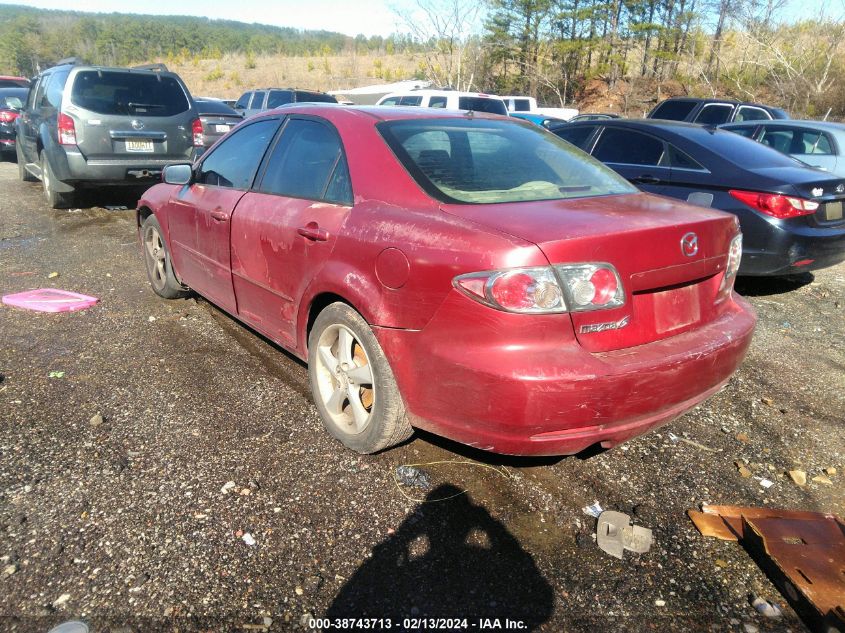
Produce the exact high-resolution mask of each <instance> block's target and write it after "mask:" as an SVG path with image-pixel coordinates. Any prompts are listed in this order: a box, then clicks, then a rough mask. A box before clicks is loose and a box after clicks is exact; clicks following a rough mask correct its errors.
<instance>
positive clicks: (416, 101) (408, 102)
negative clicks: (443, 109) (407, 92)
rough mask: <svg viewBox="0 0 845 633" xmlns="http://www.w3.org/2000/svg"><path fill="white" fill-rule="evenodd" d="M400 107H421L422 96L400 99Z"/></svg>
mask: <svg viewBox="0 0 845 633" xmlns="http://www.w3.org/2000/svg"><path fill="white" fill-rule="evenodd" d="M399 105H402V106H420V105H422V97H421V96H420V95H415V96H408V97H400V98H399Z"/></svg>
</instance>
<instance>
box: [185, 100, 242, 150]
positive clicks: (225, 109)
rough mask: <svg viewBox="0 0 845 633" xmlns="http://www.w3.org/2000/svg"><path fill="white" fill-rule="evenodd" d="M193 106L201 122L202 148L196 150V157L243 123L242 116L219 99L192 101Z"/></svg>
mask: <svg viewBox="0 0 845 633" xmlns="http://www.w3.org/2000/svg"><path fill="white" fill-rule="evenodd" d="M194 105H195V106H196V109H197V114H199V117H200V121H202V147H200V148H197V156H200V155H202V154H203V153H204V152H205V151H206V150H207V149H208V148H209V147H211V146H212V145H214V143H215V141H217V139H219V138H220V137H221V136H223V135H224V134H227V133H228V132H229V130H231V129H232V128H233V127H235V126H236V125H237V124H238V123H240V122H241V121H243V115H242V114H241V113H240V112H238V111H237V110H233V109H232V108H230V107H229V106H227V105H226V104H225V103H223V101H222V100H221V99H210V98H200V97H197V98H195V99H194Z"/></svg>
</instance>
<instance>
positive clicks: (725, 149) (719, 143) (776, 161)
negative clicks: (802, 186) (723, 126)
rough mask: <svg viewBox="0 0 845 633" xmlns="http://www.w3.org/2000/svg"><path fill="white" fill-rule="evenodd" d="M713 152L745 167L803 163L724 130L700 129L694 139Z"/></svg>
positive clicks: (753, 167)
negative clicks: (699, 132)
mask: <svg viewBox="0 0 845 633" xmlns="http://www.w3.org/2000/svg"><path fill="white" fill-rule="evenodd" d="M691 140H694V141H697V142H698V143H700V144H701V145H703V146H704V147H706V148H707V149H709V150H710V151H711V152H713V153H714V154H716V155H718V156H719V157H721V158H722V159H723V160H727V161H729V162H731V163H733V164H734V165H738V166H740V167H744V168H746V169H764V168H766V167H795V166H796V165H803V163H801V162H800V161H798V160H795V159H794V158H790V157H789V156H786V155H785V154H781V153H780V152H779V151H777V150H775V149H772V148H771V147H768V146H767V145H763V144H762V143H758V142H757V141H752V140H751V139H750V138H745V137H743V136H740V135H739V134H734V133H733V132H728V131H726V130H706V129H705V130H702V132H701V134H699V135H697V136H696V137H695V138H694V139H691Z"/></svg>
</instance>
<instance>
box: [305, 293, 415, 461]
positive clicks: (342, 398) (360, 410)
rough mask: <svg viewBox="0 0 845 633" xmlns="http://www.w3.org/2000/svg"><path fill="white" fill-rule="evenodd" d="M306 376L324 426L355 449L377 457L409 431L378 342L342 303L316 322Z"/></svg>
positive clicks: (401, 402) (367, 326)
mask: <svg viewBox="0 0 845 633" xmlns="http://www.w3.org/2000/svg"><path fill="white" fill-rule="evenodd" d="M308 378H309V380H310V382H311V393H312V394H313V397H314V403H315V404H316V405H317V410H318V411H319V412H320V417H321V418H322V420H323V426H325V428H326V430H327V431H328V432H329V434H330V435H331V436H332V437H334V438H336V439H338V440H340V442H341V443H343V444H344V445H345V446H346V447H348V448H351V449H352V450H353V451H356V452H358V453H376V452H378V451H381V450H384V449H386V448H389V447H391V446H395V445H396V444H399V443H400V442H402V441H403V440H406V439H408V438H409V437H410V436H411V433H413V429H412V428H411V425H410V423H409V422H408V418H407V417H406V415H405V405H404V403H403V401H402V397H401V395H400V394H399V388H398V387H397V385H396V380H395V378H394V377H393V371H392V370H391V368H390V365H389V364H388V362H387V358H386V357H385V355H384V352H383V351H382V349H381V346H380V345H379V344H378V340H376V337H375V335H374V334H373V331H372V330H371V329H370V326H369V325H367V322H366V321H365V320H364V319H363V318H362V317H361V315H360V314H358V313H357V312H356V311H355V310H353V309H352V308H351V307H350V306H348V305H346V304H345V303H340V302H338V303H332V304H331V305H329V306H327V307H326V308H325V309H324V310H323V311H322V312H320V314H319V316H317V319H316V321H315V322H314V327H313V328H312V329H311V334H310V335H309V337H308Z"/></svg>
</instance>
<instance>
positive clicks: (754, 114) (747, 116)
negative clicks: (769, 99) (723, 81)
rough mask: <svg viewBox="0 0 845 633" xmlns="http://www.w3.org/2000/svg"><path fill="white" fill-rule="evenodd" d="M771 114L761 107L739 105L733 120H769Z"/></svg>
mask: <svg viewBox="0 0 845 633" xmlns="http://www.w3.org/2000/svg"><path fill="white" fill-rule="evenodd" d="M771 118H772V116H771V115H770V114H769V113H768V112H766V111H765V110H764V109H763V108H755V107H754V106H740V107H739V110H738V111H737V113H736V117H735V118H734V121H737V122H739V121H770V120H771Z"/></svg>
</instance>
